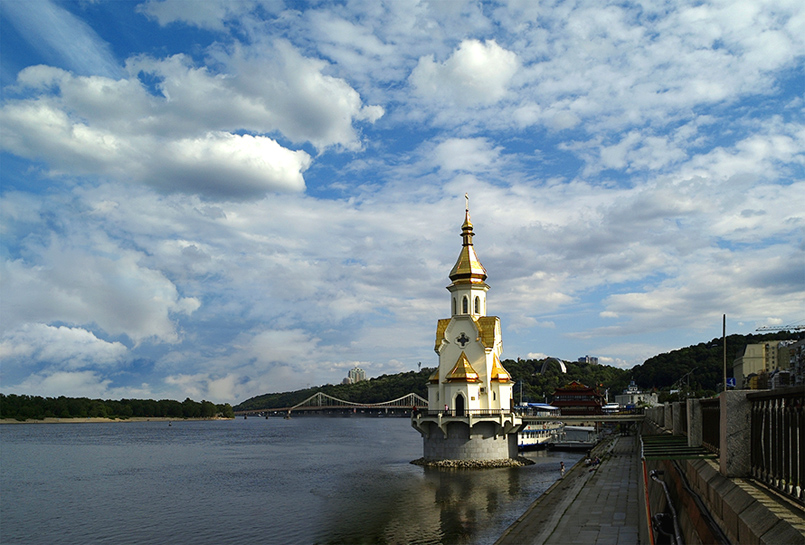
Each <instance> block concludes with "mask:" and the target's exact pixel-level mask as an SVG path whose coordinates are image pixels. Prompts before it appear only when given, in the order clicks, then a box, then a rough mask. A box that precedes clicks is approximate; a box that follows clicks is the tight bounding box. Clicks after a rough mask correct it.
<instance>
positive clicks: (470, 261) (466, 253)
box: [450, 193, 486, 284]
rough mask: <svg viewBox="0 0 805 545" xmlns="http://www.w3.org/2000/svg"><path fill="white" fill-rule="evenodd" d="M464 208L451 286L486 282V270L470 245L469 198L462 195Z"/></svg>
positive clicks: (451, 273) (472, 234)
mask: <svg viewBox="0 0 805 545" xmlns="http://www.w3.org/2000/svg"><path fill="white" fill-rule="evenodd" d="M464 199H465V200H466V206H465V208H464V225H462V226H461V240H462V247H461V253H460V254H459V255H458V259H457V260H456V264H455V265H454V266H453V270H451V271H450V280H452V281H453V284H463V283H468V282H469V283H473V284H475V283H481V282H483V281H484V280H486V269H484V266H483V265H481V262H480V260H479V259H478V256H477V255H476V254H475V248H473V245H472V237H473V236H474V235H475V233H473V232H472V220H470V197H469V195H467V194H466V193H465V194H464Z"/></svg>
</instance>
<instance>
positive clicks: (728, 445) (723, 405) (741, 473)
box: [719, 390, 751, 477]
mask: <svg viewBox="0 0 805 545" xmlns="http://www.w3.org/2000/svg"><path fill="white" fill-rule="evenodd" d="M746 394H747V392H746V391H745V390H737V391H726V392H721V394H720V395H719V412H720V420H721V422H720V430H719V432H720V433H719V436H720V437H719V439H720V441H719V443H720V448H719V471H720V473H721V474H722V475H724V476H725V477H748V476H749V470H750V454H751V446H750V442H751V427H750V415H751V403H750V402H749V400H748V399H746Z"/></svg>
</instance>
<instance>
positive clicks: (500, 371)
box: [492, 354, 512, 382]
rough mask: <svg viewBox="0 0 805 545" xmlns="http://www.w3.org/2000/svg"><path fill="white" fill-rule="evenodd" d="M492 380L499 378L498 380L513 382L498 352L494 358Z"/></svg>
mask: <svg viewBox="0 0 805 545" xmlns="http://www.w3.org/2000/svg"><path fill="white" fill-rule="evenodd" d="M492 380H497V381H498V382H511V380H512V378H511V375H509V372H508V371H506V369H505V368H504V367H503V364H501V363H500V360H499V359H498V356H497V354H495V355H494V357H493V358H492Z"/></svg>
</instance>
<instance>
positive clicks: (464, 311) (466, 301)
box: [462, 295, 470, 314]
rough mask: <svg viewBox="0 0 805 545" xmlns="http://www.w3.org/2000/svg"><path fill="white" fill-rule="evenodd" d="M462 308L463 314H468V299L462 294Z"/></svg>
mask: <svg viewBox="0 0 805 545" xmlns="http://www.w3.org/2000/svg"><path fill="white" fill-rule="evenodd" d="M462 306H463V308H464V310H463V311H462V312H463V313H464V314H469V312H470V300H469V299H467V296H466V295H465V296H464V304H463V305H462Z"/></svg>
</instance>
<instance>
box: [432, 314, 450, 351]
mask: <svg viewBox="0 0 805 545" xmlns="http://www.w3.org/2000/svg"><path fill="white" fill-rule="evenodd" d="M448 325H450V318H445V319H443V320H439V321H438V322H436V346H434V347H433V349H434V350H436V351H437V352H438V350H439V347H440V346H441V345H442V339H444V332H445V331H447V326H448Z"/></svg>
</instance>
